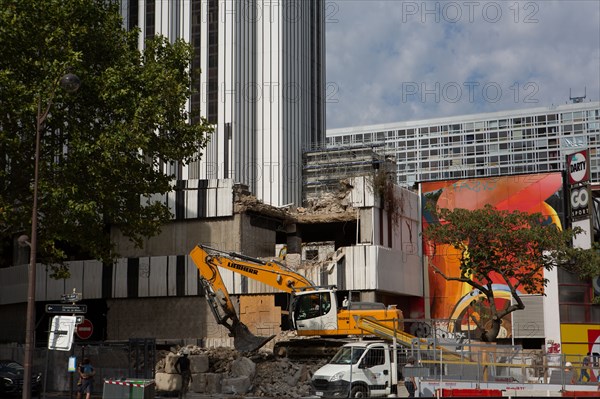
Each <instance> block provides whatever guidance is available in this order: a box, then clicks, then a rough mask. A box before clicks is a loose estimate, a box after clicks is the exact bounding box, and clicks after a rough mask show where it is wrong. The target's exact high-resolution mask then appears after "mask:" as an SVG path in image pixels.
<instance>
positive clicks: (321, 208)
mask: <svg viewBox="0 0 600 399" xmlns="http://www.w3.org/2000/svg"><path fill="white" fill-rule="evenodd" d="M351 190H352V186H351V185H350V183H349V182H348V181H346V180H342V181H340V184H339V185H338V189H337V190H335V191H330V192H323V193H322V194H320V195H319V198H318V199H311V200H308V201H307V202H306V203H305V204H304V206H302V207H295V206H289V207H286V206H284V207H275V206H271V205H267V204H265V203H263V202H262V201H260V200H259V199H257V198H256V197H255V196H253V195H252V194H250V193H249V191H247V190H245V189H244V187H243V186H241V185H236V186H234V211H235V212H236V213H241V212H245V211H254V212H258V213H261V214H263V215H268V216H272V217H275V218H279V219H281V220H282V221H284V222H285V223H327V222H337V221H349V220H354V219H356V209H355V208H354V207H352V202H351V198H350V193H351Z"/></svg>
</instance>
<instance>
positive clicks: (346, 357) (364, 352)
mask: <svg viewBox="0 0 600 399" xmlns="http://www.w3.org/2000/svg"><path fill="white" fill-rule="evenodd" d="M405 363H406V353H405V352H404V349H401V348H398V349H397V350H396V353H395V354H394V351H393V350H392V345H390V344H388V343H387V342H385V341H358V342H351V343H347V344H345V345H344V346H342V347H341V348H340V349H339V350H338V352H337V353H336V354H335V356H334V357H333V358H332V359H331V361H329V363H327V364H326V365H325V366H323V367H321V368H320V369H318V370H317V371H316V372H315V374H314V375H313V377H312V379H311V387H312V389H313V394H314V395H316V396H320V397H326V398H368V397H378V396H388V395H392V394H397V393H398V382H400V383H403V382H402V381H403V378H402V374H401V371H402V367H401V366H402V365H404V364H405ZM399 365H400V366H399Z"/></svg>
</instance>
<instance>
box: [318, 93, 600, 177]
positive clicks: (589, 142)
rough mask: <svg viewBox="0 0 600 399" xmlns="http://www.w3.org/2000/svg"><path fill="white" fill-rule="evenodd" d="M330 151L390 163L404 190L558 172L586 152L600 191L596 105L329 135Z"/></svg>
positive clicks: (599, 114) (392, 125)
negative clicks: (368, 153)
mask: <svg viewBox="0 0 600 399" xmlns="http://www.w3.org/2000/svg"><path fill="white" fill-rule="evenodd" d="M327 144H328V146H329V147H342V146H349V145H354V146H357V145H359V146H360V145H364V146H377V150H378V151H379V152H383V153H385V154H388V155H394V156H395V158H396V165H397V177H398V182H399V183H400V184H402V185H413V184H414V183H415V182H420V181H432V180H447V179H461V178H471V177H485V176H500V175H513V174H523V173H543V172H552V171H562V170H565V162H566V155H567V154H569V153H573V152H576V151H578V150H580V149H584V148H588V149H589V150H590V169H591V176H590V177H591V181H592V182H593V183H599V182H600V152H598V146H599V145H600V102H587V103H583V102H581V103H573V104H566V105H560V106H555V107H547V108H533V109H520V110H514V111H501V112H494V113H485V114H474V115H461V116H452V117H444V118H435V119H427V120H420V121H409V122H398V123H389V124H381V125H373V126H361V127H349V128H341V129H332V130H328V131H327Z"/></svg>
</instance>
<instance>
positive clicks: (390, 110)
mask: <svg viewBox="0 0 600 399" xmlns="http://www.w3.org/2000/svg"><path fill="white" fill-rule="evenodd" d="M327 5H328V7H327V10H328V11H327V15H328V17H329V18H328V22H327V26H326V35H327V81H328V82H329V91H328V96H327V98H328V103H327V127H328V128H336V127H345V126H358V125H365V124H377V123H387V122H397V121H405V120H416V119H424V118H431V117H438V116H450V115H462V114H469V113H477V112H491V111H498V110H507V109H519V108H530V107H539V106H550V105H552V104H562V103H565V102H567V101H568V100H569V89H570V88H572V89H573V95H582V94H583V91H584V88H586V90H587V93H586V94H587V98H588V99H591V100H593V101H598V100H599V99H600V2H598V1H595V0H591V1H566V0H563V1H546V0H544V1H391V0H390V1H383V0H351V1H349V0H338V1H336V2H328V3H327ZM586 101H587V100H586Z"/></svg>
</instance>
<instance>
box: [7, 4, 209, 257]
mask: <svg viewBox="0 0 600 399" xmlns="http://www.w3.org/2000/svg"><path fill="white" fill-rule="evenodd" d="M117 3H118V2H112V1H104V0H28V1H22V0H0V48H1V49H2V57H0V109H1V110H2V112H0V154H1V156H0V242H4V243H9V244H8V245H4V247H3V248H2V252H3V254H2V256H0V259H2V262H3V263H4V265H6V264H10V262H11V261H12V259H11V257H10V256H7V253H8V252H10V247H12V245H13V242H14V239H15V237H17V236H19V235H21V234H29V230H30V229H31V227H30V226H31V210H32V181H33V168H34V150H35V133H36V121H37V120H38V112H39V111H38V107H39V109H40V110H41V113H40V115H44V113H45V112H46V111H48V112H47V114H45V119H44V118H42V119H43V120H44V124H43V125H42V135H41V137H42V139H41V149H40V167H39V174H40V178H39V196H38V197H39V225H38V228H39V229H38V232H39V233H38V249H39V257H38V258H39V259H40V261H42V262H44V263H52V262H60V261H61V260H64V259H67V258H68V257H69V256H72V255H73V254H78V256H83V257H91V258H96V259H101V260H103V261H110V260H112V259H113V258H114V256H116V254H115V253H114V245H113V244H112V243H111V240H110V226H118V227H119V228H120V229H121V231H122V232H123V234H124V235H125V236H127V237H128V238H129V239H130V240H132V241H133V242H134V243H135V244H136V245H137V246H141V245H142V244H143V240H144V238H145V237H151V236H154V235H156V234H158V233H159V232H160V227H161V225H162V224H164V223H165V222H166V221H168V220H169V218H170V214H169V211H168V209H167V208H166V207H165V206H164V205H163V204H161V203H159V202H157V201H151V200H149V198H151V197H152V196H153V195H155V194H163V193H166V192H168V191H170V190H171V189H172V182H173V174H172V173H167V172H165V171H166V170H168V167H171V169H174V168H173V166H176V165H178V164H185V163H187V162H190V161H193V160H196V159H198V157H199V156H200V154H201V151H202V149H203V148H204V147H205V146H206V143H207V140H208V137H209V134H210V132H211V127H210V125H209V124H208V123H207V122H206V120H205V119H203V118H199V119H200V122H199V123H193V124H192V123H190V122H189V120H190V115H189V114H188V112H187V111H186V104H187V100H188V98H190V95H191V94H192V93H191V90H190V88H191V87H192V84H191V83H192V77H191V75H190V65H191V61H192V56H193V53H192V49H191V47H190V45H188V44H186V43H184V42H183V41H181V40H176V41H174V42H173V43H169V41H167V40H166V39H165V38H163V37H160V36H157V37H155V38H152V39H150V40H146V42H145V49H144V51H143V52H140V51H139V50H138V49H137V46H138V36H139V32H138V31H131V32H128V31H126V30H124V29H123V25H122V19H121V17H120V15H119V8H118V7H119V6H118V4H117ZM67 72H71V73H74V74H76V75H78V76H79V78H80V80H81V87H80V88H79V90H78V91H77V92H76V93H74V94H68V93H65V92H64V91H62V90H61V89H60V87H59V85H58V82H59V80H60V78H61V77H62V76H63V75H64V74H65V73H67ZM7 247H9V248H8V249H7Z"/></svg>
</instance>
